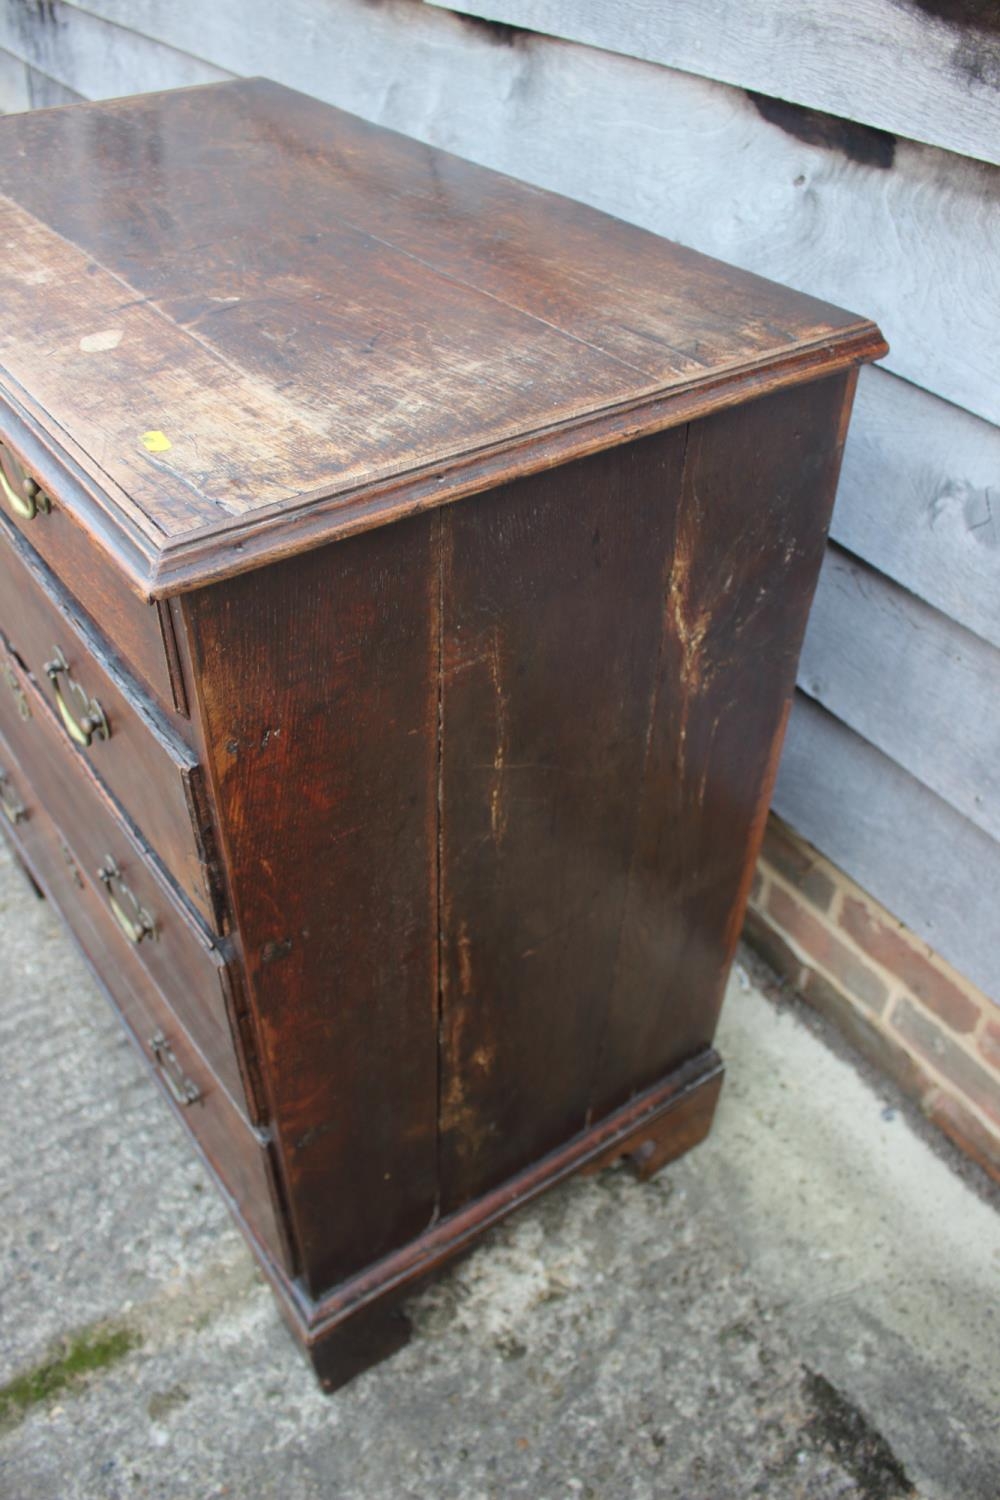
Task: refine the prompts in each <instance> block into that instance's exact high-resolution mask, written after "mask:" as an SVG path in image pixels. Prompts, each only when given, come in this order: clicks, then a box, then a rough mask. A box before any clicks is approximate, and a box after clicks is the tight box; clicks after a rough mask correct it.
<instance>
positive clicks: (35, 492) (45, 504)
mask: <svg viewBox="0 0 1000 1500" xmlns="http://www.w3.org/2000/svg"><path fill="white" fill-rule="evenodd" d="M7 461H8V462H9V463H12V464H13V465H14V466H15V468H17V469H20V470H21V494H20V495H19V494H18V493H17V490H16V489H15V488H14V486H13V485H12V484H11V482H10V480H9V479H8V478H7V475H6V474H5V473H4V470H3V466H2V465H0V488H2V489H3V493H4V499H5V500H6V501H7V504H8V505H9V507H10V509H11V510H12V511H13V512H14V514H15V516H20V517H21V519H22V521H33V520H34V519H35V517H36V516H37V515H38V513H39V511H44V512H46V513H48V512H49V511H50V510H51V509H52V502H51V500H50V499H49V497H48V495H47V494H46V493H45V491H44V490H43V489H41V488H40V486H39V485H37V484H36V483H35V481H34V480H33V479H32V478H31V476H30V475H28V474H25V472H24V470H23V469H21V465H20V464H19V463H18V462H17V459H16V458H15V457H14V455H13V454H12V453H8V454H7Z"/></svg>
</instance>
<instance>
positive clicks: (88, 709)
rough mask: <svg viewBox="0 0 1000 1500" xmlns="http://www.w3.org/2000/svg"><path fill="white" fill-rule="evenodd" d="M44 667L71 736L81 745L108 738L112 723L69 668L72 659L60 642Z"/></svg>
mask: <svg viewBox="0 0 1000 1500" xmlns="http://www.w3.org/2000/svg"><path fill="white" fill-rule="evenodd" d="M53 649H54V652H55V654H54V656H53V657H52V660H51V661H47V662H46V663H45V671H46V674H47V675H48V679H49V681H50V682H51V684H52V691H53V692H54V693H55V695H56V707H57V708H58V709H59V717H60V718H61V719H62V721H63V723H64V724H65V726H66V732H67V734H68V735H69V737H70V739H71V740H73V741H75V743H76V744H78V745H92V744H93V742H94V740H95V739H99V740H109V739H110V738H111V725H110V724H109V723H108V718H107V715H106V714H105V712H104V709H103V708H102V707H101V705H100V704H99V703H98V701H97V699H96V698H91V697H90V695H89V694H88V692H87V690H86V688H84V687H81V685H80V683H78V682H77V681H76V679H75V677H74V676H73V674H72V672H71V671H70V669H69V663H68V662H67V660H66V658H65V656H64V655H63V653H62V651H61V650H60V648H59V647H58V646H55V647H54V648H53Z"/></svg>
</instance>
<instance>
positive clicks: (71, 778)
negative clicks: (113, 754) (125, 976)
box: [0, 662, 255, 1115]
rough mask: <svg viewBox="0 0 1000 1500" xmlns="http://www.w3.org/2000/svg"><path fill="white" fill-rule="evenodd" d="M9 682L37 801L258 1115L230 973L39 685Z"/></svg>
mask: <svg viewBox="0 0 1000 1500" xmlns="http://www.w3.org/2000/svg"><path fill="white" fill-rule="evenodd" d="M4 676H5V678H6V681H5V682H3V683H0V733H2V734H3V735H4V736H5V738H6V740H7V742H8V745H9V746H10V748H11V749H12V751H13V753H14V755H15V756H16V757H17V760H18V761H19V763H20V764H21V765H22V766H30V768H31V781H32V785H33V787H34V790H35V793H36V795H37V796H38V797H39V798H40V799H41V800H42V802H43V803H44V805H45V807H46V810H47V811H48V813H49V814H50V816H51V817H52V819H53V821H54V822H55V823H56V825H57V827H58V828H59V830H60V832H61V833H62V834H63V836H64V837H65V838H66V840H67V842H68V843H69V845H70V847H71V849H72V850H73V852H74V854H75V855H76V857H77V859H78V860H79V862H80V865H81V868H82V869H83V872H84V875H85V877H86V880H87V884H88V887H89V888H90V889H91V890H92V891H93V893H94V894H95V895H96V897H97V899H98V901H99V903H100V906H101V909H102V911H103V913H104V919H105V924H106V925H107V926H109V927H111V928H114V929H115V932H116V934H117V935H118V937H119V938H120V939H121V941H122V943H124V945H125V946H126V947H127V948H128V949H129V950H130V951H131V952H132V953H133V954H134V955H135V959H136V962H137V963H139V964H140V965H141V966H142V967H144V968H145V969H146V970H147V971H148V973H149V975H150V978H151V979H152V981H153V982H154V984H155V985H156V986H157V988H158V989H159V990H160V991H161V993H162V994H163V996H164V997H165V998H166V1000H167V1002H168V1004H169V1005H170V1006H171V1007H172V1009H173V1010H174V1012H175V1013H176V1015H177V1016H178V1017H179V1019H180V1021H181V1023H182V1024H183V1025H184V1027H185V1029H186V1030H187V1031H188V1032H189V1033H190V1035H191V1037H192V1038H193V1040H194V1041H195V1043H196V1044H197V1046H198V1047H199V1048H200V1049H201V1051H202V1052H203V1053H204V1056H205V1058H206V1060H207V1061H208V1063H209V1064H210V1065H211V1067H212V1068H213V1069H214V1070H215V1072H216V1074H217V1075H218V1077H219V1078H220V1079H221V1081H222V1082H223V1084H224V1085H225V1087H226V1088H227V1089H228V1090H229V1092H230V1094H231V1095H232V1097H233V1100H234V1101H235V1102H236V1103H237V1104H238V1105H239V1107H240V1108H244V1109H246V1110H247V1112H248V1113H249V1114H251V1115H254V1114H255V1109H254V1094H255V1090H253V1089H251V1088H249V1087H248V1086H247V1080H246V1078H245V1075H244V1072H243V1069H242V1067H241V1062H240V1056H239V1051H238V1048H237V1045H236V1041H235V1038H234V1028H235V1027H237V1026H238V1009H239V1007H238V1005H237V990H236V983H237V981H235V980H234V978H233V975H232V974H231V972H230V966H229V964H228V963H227V962H226V959H225V957H224V956H223V954H222V953H221V952H220V950H219V948H218V946H217V945H215V944H213V943H212V942H211V941H210V939H209V936H208V934H207V933H206V932H205V931H204V929H203V928H202V927H201V924H200V923H199V922H198V920H197V918H196V917H195V916H194V915H193V914H192V913H191V912H189V911H187V910H186V909H185V908H184V907H183V906H182V905H181V904H180V903H179V902H178V900H177V899H176V897H175V896H174V894H173V892H172V891H171V889H170V886H169V883H168V882H167V881H166V879H165V878H164V877H163V876H162V875H161V874H160V873H159V871H158V870H157V869H156V865H155V862H154V861H153V860H152V859H151V858H150V856H149V854H148V852H147V851H146V850H145V849H143V848H142V847H141V845H139V844H138V843H137V842H136V840H135V838H134V836H133V835H132V833H131V831H130V830H129V829H127V828H126V826H125V824H124V823H123V822H122V820H121V819H120V818H119V817H118V815H117V813H116V812H115V810H114V807H113V804H112V803H111V801H110V800H109V798H108V796H107V793H106V792H105V791H104V788H103V787H102V786H101V784H100V783H99V782H98V781H97V780H96V779H95V777H94V776H93V775H92V774H91V772H90V770H89V768H88V766H87V764H86V762H85V761H84V760H82V759H81V757H80V756H78V755H76V754H75V753H74V751H73V750H72V748H71V747H70V745H69V743H68V742H67V740H66V737H65V735H63V733H62V731H61V729H60V727H59V725H58V723H57V721H56V719H55V717H54V715H53V713H52V710H51V709H50V707H49V705H48V704H47V703H46V702H45V700H44V699H42V698H41V697H40V695H39V694H38V692H37V690H36V689H35V686H34V684H33V683H32V682H31V681H30V680H29V678H28V677H27V676H26V675H25V674H24V673H19V672H18V670H17V668H16V667H14V666H13V665H11V664H10V663H9V662H8V663H7V664H6V666H5V668H4ZM12 684H16V686H12Z"/></svg>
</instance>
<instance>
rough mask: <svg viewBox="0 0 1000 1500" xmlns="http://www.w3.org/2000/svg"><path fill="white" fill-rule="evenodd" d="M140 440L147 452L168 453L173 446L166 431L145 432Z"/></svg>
mask: <svg viewBox="0 0 1000 1500" xmlns="http://www.w3.org/2000/svg"><path fill="white" fill-rule="evenodd" d="M140 441H141V443H142V446H143V447H144V448H145V450H146V452H147V453H166V451H167V449H168V448H171V447H173V444H172V443H171V441H170V439H169V438H168V437H167V435H166V433H165V432H144V433H143V435H142V438H141V439H140Z"/></svg>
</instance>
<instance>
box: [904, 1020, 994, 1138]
mask: <svg viewBox="0 0 1000 1500" xmlns="http://www.w3.org/2000/svg"><path fill="white" fill-rule="evenodd" d="M890 1019H891V1023H892V1026H893V1027H894V1028H895V1030H896V1031H897V1032H898V1034H899V1035H900V1037H902V1039H903V1041H904V1042H906V1043H907V1044H908V1045H909V1046H910V1047H911V1048H912V1049H913V1050H914V1051H915V1052H918V1053H920V1054H921V1055H922V1056H923V1057H925V1058H926V1059H927V1061H928V1062H931V1063H933V1064H934V1066H935V1067H936V1068H937V1070H938V1072H939V1073H943V1074H944V1076H945V1077H946V1078H947V1079H948V1081H949V1083H950V1084H951V1085H952V1087H953V1088H954V1089H955V1091H956V1093H958V1094H960V1095H962V1096H963V1097H964V1098H966V1099H968V1100H970V1101H971V1102H972V1103H973V1104H975V1105H976V1106H977V1107H978V1108H979V1109H981V1110H982V1111H983V1114H985V1115H989V1116H990V1118H991V1119H993V1120H996V1122H997V1124H998V1125H1000V1078H996V1077H994V1076H993V1075H992V1074H991V1073H988V1072H987V1071H986V1069H985V1068H984V1067H982V1065H981V1064H980V1063H978V1062H976V1059H975V1058H974V1057H970V1056H969V1054H968V1052H965V1051H964V1050H963V1049H962V1048H961V1047H960V1046H959V1045H958V1043H957V1042H956V1041H953V1040H952V1038H951V1037H950V1036H949V1035H948V1033H947V1032H946V1031H942V1029H941V1027H940V1026H938V1025H937V1023H936V1022H935V1021H933V1020H932V1019H931V1017H930V1016H928V1015H926V1014H925V1013H924V1012H923V1011H920V1010H918V1009H917V1007H916V1006H915V1005H914V1004H913V1003H912V1001H910V1000H908V999H906V998H905V997H904V998H903V999H901V1000H899V1001H897V1003H896V1005H895V1006H894V1007H893V1012H892V1016H891V1018H890Z"/></svg>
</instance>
